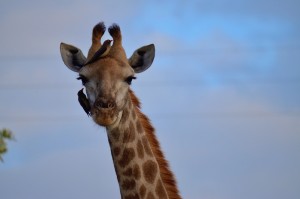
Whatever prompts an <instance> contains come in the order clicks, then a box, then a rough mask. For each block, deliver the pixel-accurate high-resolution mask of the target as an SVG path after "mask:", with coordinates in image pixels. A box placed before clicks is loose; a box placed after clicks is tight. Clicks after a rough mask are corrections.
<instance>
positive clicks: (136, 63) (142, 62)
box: [128, 44, 155, 73]
mask: <svg viewBox="0 0 300 199" xmlns="http://www.w3.org/2000/svg"><path fill="white" fill-rule="evenodd" d="M154 57H155V46H154V44H150V45H147V46H143V47H141V48H139V49H137V50H136V51H134V53H133V54H132V55H131V57H130V58H129V59H128V61H129V64H130V65H131V67H132V68H133V70H134V71H135V72H136V73H141V72H143V71H145V70H147V69H148V68H149V67H150V66H151V64H152V62H153V60H154Z"/></svg>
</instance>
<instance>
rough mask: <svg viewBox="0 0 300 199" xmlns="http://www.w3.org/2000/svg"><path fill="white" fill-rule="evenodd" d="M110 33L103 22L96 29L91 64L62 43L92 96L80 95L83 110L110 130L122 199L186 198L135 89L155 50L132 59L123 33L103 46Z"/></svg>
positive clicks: (146, 48)
mask: <svg viewBox="0 0 300 199" xmlns="http://www.w3.org/2000/svg"><path fill="white" fill-rule="evenodd" d="M105 30H106V27H105V25H104V23H103V22H101V23H98V24H97V25H96V26H95V27H94V29H93V33H92V45H91V47H90V49H89V52H88V56H87V58H86V57H85V56H84V55H83V53H82V51H81V50H80V49H79V48H77V47H75V46H73V45H69V44H65V43H61V45H60V51H61V56H62V59H63V62H64V63H65V65H66V66H67V67H68V68H69V69H70V70H72V71H74V72H77V73H78V75H79V78H78V79H80V80H81V81H82V84H83V86H84V87H85V91H86V95H87V96H85V95H84V93H83V92H82V90H80V92H79V93H78V97H79V98H78V100H79V102H80V104H81V105H82V107H83V108H84V110H85V111H86V112H87V113H88V114H89V115H91V117H92V118H93V120H94V121H95V123H97V124H98V125H101V126H104V127H105V128H106V131H107V135H108V141H109V144H110V148H111V154H112V159H113V162H114V167H115V171H116V175H117V179H118V183H119V188H120V194H121V197H122V198H123V199H137V198H139V199H142V198H147V199H151V198H159V199H171V198H172V199H178V198H181V197H180V195H179V191H178V189H177V185H176V181H175V178H174V175H173V173H172V172H171V171H170V169H169V165H168V162H167V161H166V159H165V158H164V155H163V153H162V151H161V149H160V145H159V142H158V140H157V138H156V135H155V130H154V128H153V127H152V125H151V123H150V122H149V119H148V118H147V117H146V116H145V115H144V114H143V113H142V112H141V110H140V103H139V100H138V99H137V97H136V96H135V94H134V93H133V91H132V90H131V89H130V84H131V81H132V80H133V79H135V74H136V73H140V72H143V71H145V70H147V69H148V68H149V67H150V66H151V64H152V62H153V60H154V56H155V47H154V45H153V44H150V45H146V46H143V47H141V48H138V49H137V50H136V51H134V53H133V54H132V56H131V57H130V58H127V56H126V53H125V50H124V48H123V46H122V34H121V29H120V27H119V26H118V25H116V24H113V25H112V26H110V27H109V28H108V32H109V34H110V35H111V37H112V45H111V40H106V41H105V42H104V43H103V44H102V43H101V38H102V36H103V34H104V33H105Z"/></svg>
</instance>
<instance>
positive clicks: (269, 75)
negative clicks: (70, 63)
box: [0, 0, 300, 199]
mask: <svg viewBox="0 0 300 199" xmlns="http://www.w3.org/2000/svg"><path fill="white" fill-rule="evenodd" d="M299 4H300V2H299V1H296V0H285V1H283V0H278V1H276V2H274V1H270V0H264V1H258V0H252V1H238V0H224V1H221V0H213V1H182V0H177V1H164V0H161V1H151V2H150V1H137V0H131V1H120V2H119V1H116V0H110V1H93V0H88V1H79V0H76V1H68V0H66V1H35V0H29V1H23V2H17V1H2V2H1V3H0V11H1V12H0V27H1V34H0V35H1V37H0V89H1V92H0V100H1V104H0V128H4V127H6V128H10V129H11V130H12V131H13V132H14V133H15V137H16V139H17V141H16V142H9V145H8V147H9V152H8V153H7V154H6V155H5V156H4V160H5V162H4V164H2V163H1V164H0V194H1V198H5V199H19V198H20V199H21V198H22V199H27V198H28V199H34V198H45V199H48V198H49V199H50V198H58V199H59V198H61V199H64V198H74V199H81V198H119V191H118V185H117V181H116V177H115V173H114V169H113V165H112V160H111V156H110V151H109V146H108V143H107V136H106V133H105V129H103V128H101V127H98V126H96V125H95V124H94V123H93V122H92V121H91V119H90V118H88V117H86V114H85V113H84V112H83V111H82V109H81V107H80V106H79V104H78V102H77V91H78V90H79V89H81V83H80V82H78V81H77V80H76V74H75V73H73V72H71V71H69V70H68V69H67V68H66V67H65V66H64V64H63V62H62V61H61V58H60V54H59V44H60V42H62V41H63V42H66V43H71V44H73V45H76V46H77V47H80V48H81V49H82V51H83V52H85V53H86V52H87V51H88V48H89V46H90V38H91V30H92V27H93V26H94V25H95V24H96V23H98V22H99V21H104V22H105V23H106V24H107V26H108V25H110V24H112V23H113V22H116V23H118V24H119V25H120V26H121V29H122V32H123V37H124V39H123V40H124V48H125V49H126V51H127V55H128V56H130V55H131V53H132V52H133V51H134V50H135V49H136V48H138V47H140V46H142V45H146V44H150V43H154V44H155V46H156V57H155V61H154V63H153V65H152V66H151V68H150V69H149V70H147V71H146V72H145V73H142V74H138V79H137V80H136V81H135V82H133V85H132V87H133V90H134V91H135V92H136V94H137V96H139V98H140V99H141V101H142V104H143V111H144V113H145V114H146V115H148V116H149V117H150V118H151V120H152V123H153V125H154V126H155V128H156V130H157V136H158V138H159V139H160V142H161V145H162V147H163V150H164V151H165V154H166V157H167V159H168V160H169V161H170V164H171V167H172V170H173V171H174V173H175V175H176V178H177V180H178V184H179V188H180V191H181V193H182V196H183V197H184V198H188V199H198V198H207V199H240V198H243V199H248V198H249V199H252V198H258V199H260V198H261V199H266V198H267V199H269V198H270V199H282V198H288V199H298V198H299V197H300V191H299V184H300V173H299V168H300V156H299V150H300V92H299V90H300V67H299V64H300V57H299V52H300V42H299V41H300V38H299V35H300V21H299V18H300V16H299V15H300V14H299V11H298V8H299V6H300V5H299ZM105 37H106V38H108V37H109V36H108V34H107V35H106V36H105ZM158 102H159V103H158Z"/></svg>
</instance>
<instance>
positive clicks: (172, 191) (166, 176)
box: [129, 90, 181, 199]
mask: <svg viewBox="0 0 300 199" xmlns="http://www.w3.org/2000/svg"><path fill="white" fill-rule="evenodd" d="M129 94H130V98H131V100H132V102H133V104H134V105H135V106H136V111H137V113H138V117H139V118H140V121H141V122H142V125H143V127H144V130H145V132H146V135H147V138H148V141H149V143H150V145H151V149H152V151H153V153H154V156H155V158H156V160H157V162H158V164H159V170H160V174H161V177H162V180H163V184H164V186H165V188H166V190H167V192H168V196H169V198H170V199H180V198H181V196H180V195H179V191H178V189H177V183H176V180H175V178H174V175H173V173H172V172H171V170H170V169H169V164H168V162H167V161H166V159H165V157H164V154H163V152H162V151H161V149H160V144H159V142H158V140H157V138H156V135H155V129H154V128H153V127H152V125H151V123H150V121H149V119H148V117H147V116H146V115H144V114H143V113H142V112H141V111H140V108H141V105H140V102H139V100H138V98H137V97H136V96H135V95H134V93H133V91H131V90H129Z"/></svg>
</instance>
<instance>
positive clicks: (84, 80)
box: [76, 75, 89, 85]
mask: <svg viewBox="0 0 300 199" xmlns="http://www.w3.org/2000/svg"><path fill="white" fill-rule="evenodd" d="M76 79H78V80H81V82H82V85H85V84H86V83H87V82H88V81H89V80H88V79H87V78H86V77H85V76H83V75H79V77H77V78H76Z"/></svg>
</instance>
